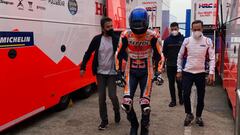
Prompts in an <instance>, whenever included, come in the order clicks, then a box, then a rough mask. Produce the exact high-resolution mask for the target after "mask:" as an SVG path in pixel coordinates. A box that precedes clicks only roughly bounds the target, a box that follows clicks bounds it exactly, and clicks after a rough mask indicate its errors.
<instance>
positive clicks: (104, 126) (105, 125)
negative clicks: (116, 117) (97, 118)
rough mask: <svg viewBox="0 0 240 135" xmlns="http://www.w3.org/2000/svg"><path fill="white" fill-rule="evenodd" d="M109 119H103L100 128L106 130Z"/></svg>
mask: <svg viewBox="0 0 240 135" xmlns="http://www.w3.org/2000/svg"><path fill="white" fill-rule="evenodd" d="M107 125H108V121H102V122H101V124H100V125H99V126H98V130H104V129H106V128H107Z"/></svg>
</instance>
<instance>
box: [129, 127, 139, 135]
mask: <svg viewBox="0 0 240 135" xmlns="http://www.w3.org/2000/svg"><path fill="white" fill-rule="evenodd" d="M137 134H138V125H137V126H132V127H131V129H130V135H137Z"/></svg>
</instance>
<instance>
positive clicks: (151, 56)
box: [115, 30, 164, 126]
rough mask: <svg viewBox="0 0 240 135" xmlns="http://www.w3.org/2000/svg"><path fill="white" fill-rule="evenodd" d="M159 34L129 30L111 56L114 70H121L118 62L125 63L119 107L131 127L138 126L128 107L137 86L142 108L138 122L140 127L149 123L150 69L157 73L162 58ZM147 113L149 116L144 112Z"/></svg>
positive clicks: (130, 108)
mask: <svg viewBox="0 0 240 135" xmlns="http://www.w3.org/2000/svg"><path fill="white" fill-rule="evenodd" d="M158 38H159V34H158V33H156V32H154V31H152V30H147V31H146V32H145V33H144V34H141V35H136V34H134V33H133V32H132V31H131V30H126V31H124V32H122V34H121V37H120V40H119V46H118V49H117V52H116V55H115V60H116V70H117V71H121V67H122V66H121V63H122V59H125V60H126V66H125V81H126V85H125V87H124V97H123V101H122V107H123V108H124V109H125V110H126V112H127V114H128V120H129V121H130V122H131V124H138V122H137V118H136V114H135V112H134V109H133V107H132V103H133V102H132V100H133V98H134V94H135V92H136V88H137V85H138V83H139V85H140V105H141V108H142V122H141V124H142V125H144V126H148V124H149V116H150V95H151V89H152V79H153V68H154V69H155V72H158V73H161V71H162V68H163V64H164V56H163V54H162V51H161V48H162V47H161V44H160V42H159V40H158ZM146 110H149V113H146Z"/></svg>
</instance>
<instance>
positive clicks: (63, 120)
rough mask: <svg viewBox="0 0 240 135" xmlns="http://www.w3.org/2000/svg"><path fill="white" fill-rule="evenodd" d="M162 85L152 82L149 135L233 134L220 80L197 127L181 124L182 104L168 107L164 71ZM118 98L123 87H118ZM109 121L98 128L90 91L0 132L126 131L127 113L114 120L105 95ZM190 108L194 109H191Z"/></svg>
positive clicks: (68, 134)
mask: <svg viewBox="0 0 240 135" xmlns="http://www.w3.org/2000/svg"><path fill="white" fill-rule="evenodd" d="M164 78H165V79H164V80H165V83H164V84H163V85H162V86H156V85H153V90H152V97H151V108H152V112H151V122H150V135H233V131H234V120H233V118H232V111H231V108H230V107H229V105H228V101H227V97H226V92H225V91H224V90H223V89H222V88H221V84H219V83H216V86H214V87H212V86H211V87H207V89H206V96H205V108H204V112H203V120H204V122H205V126H204V127H198V126H197V125H196V124H195V123H194V122H193V123H192V124H191V125H190V126H188V127H184V126H183V121H184V119H185V113H184V106H181V105H179V104H177V106H176V107H173V108H169V107H168V104H169V102H170V94H169V90H168V80H167V78H166V75H164ZM195 89H196V88H195V87H193V89H192V91H193V92H192V101H193V107H194V109H193V110H194V112H195V110H196V94H195ZM117 91H118V97H119V100H120V101H121V98H122V89H121V88H118V90H117ZM139 94H140V92H139V88H138V90H137V92H136V96H135V99H134V108H135V111H136V113H137V116H138V119H139V121H140V116H141V115H140V114H141V111H140V105H139V104H138V101H139ZM107 106H108V117H109V125H108V128H107V129H105V130H104V131H99V130H98V128H97V127H98V125H99V123H100V119H99V110H98V95H97V92H95V93H93V94H92V95H91V97H89V98H87V99H75V100H74V101H73V103H72V104H71V105H70V106H69V108H67V109H66V110H64V111H61V112H55V111H54V110H52V109H50V110H47V111H45V112H42V113H40V114H38V115H37V116H34V117H32V118H30V119H28V120H26V121H24V122H22V123H20V124H18V125H16V126H14V127H12V128H10V129H8V130H6V131H5V132H4V133H1V134H3V135H128V134H129V127H130V124H129V122H128V121H127V119H126V114H125V112H124V111H122V110H121V117H122V119H121V122H120V123H119V124H115V123H114V115H113V110H112V104H111V102H110V99H109V98H107ZM194 112H193V113H194Z"/></svg>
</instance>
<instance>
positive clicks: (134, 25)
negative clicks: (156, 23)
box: [129, 7, 149, 34]
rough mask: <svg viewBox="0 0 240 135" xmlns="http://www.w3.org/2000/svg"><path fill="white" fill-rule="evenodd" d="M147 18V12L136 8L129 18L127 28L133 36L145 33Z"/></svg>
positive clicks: (141, 8) (147, 23)
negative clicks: (128, 27)
mask: <svg viewBox="0 0 240 135" xmlns="http://www.w3.org/2000/svg"><path fill="white" fill-rule="evenodd" d="M148 25H149V17H148V13H147V10H146V9H145V8H143V7H136V8H135V9H133V10H132V12H131V14H130V16H129V26H130V29H131V30H132V32H133V33H134V34H143V33H145V32H146V31H147V29H148Z"/></svg>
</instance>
